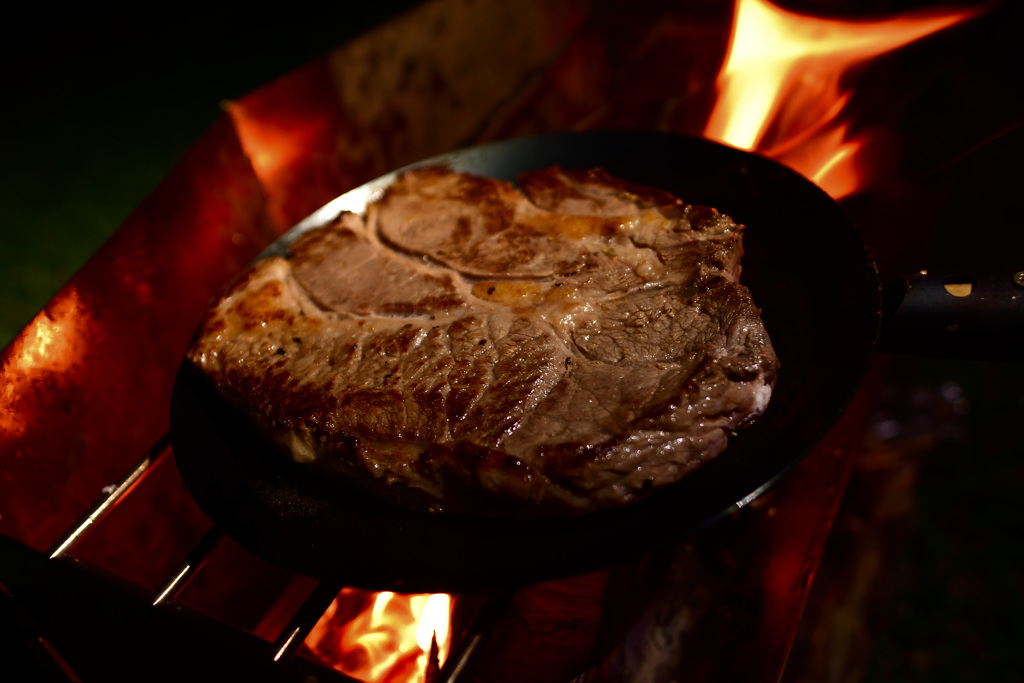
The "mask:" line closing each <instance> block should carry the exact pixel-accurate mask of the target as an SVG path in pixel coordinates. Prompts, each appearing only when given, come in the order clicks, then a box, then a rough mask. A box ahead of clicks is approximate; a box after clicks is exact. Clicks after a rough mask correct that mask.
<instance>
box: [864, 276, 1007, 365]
mask: <svg viewBox="0 0 1024 683" xmlns="http://www.w3.org/2000/svg"><path fill="white" fill-rule="evenodd" d="M878 350H879V351H882V352H885V353H896V354H906V355H915V356H938V357H942V358H964V359H974V360H998V361H1022V360H1024V270H1022V271H1019V272H1016V273H1012V274H1002V275H928V274H927V273H920V274H918V275H915V276H914V277H912V278H897V279H895V280H893V281H891V282H887V283H886V284H885V285H883V287H882V328H881V334H880V336H879V339H878Z"/></svg>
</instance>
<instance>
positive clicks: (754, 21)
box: [704, 0, 980, 199]
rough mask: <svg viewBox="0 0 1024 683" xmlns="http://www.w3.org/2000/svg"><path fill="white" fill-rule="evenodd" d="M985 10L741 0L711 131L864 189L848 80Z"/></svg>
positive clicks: (831, 184) (838, 188) (825, 180)
mask: <svg viewBox="0 0 1024 683" xmlns="http://www.w3.org/2000/svg"><path fill="white" fill-rule="evenodd" d="M979 12H980V10H979V9H969V10H958V11H949V12H939V11H926V12H912V13H907V14H904V15H901V16H899V17H894V18H891V19H885V20H881V21H840V20H836V19H822V18H818V17H812V16H806V15H801V14H796V13H794V12H788V11H786V10H783V9H780V8H778V7H776V6H774V5H771V4H769V3H768V2H766V0H737V3H736V11H735V20H734V23H733V31H732V36H731V38H730V45H729V52H728V55H727V56H726V62H725V65H724V66H723V68H722V71H721V72H720V73H719V76H718V89H719V98H718V101H717V102H716V103H715V108H714V110H713V111H712V113H711V117H710V118H709V120H708V124H707V126H706V127H705V130H704V134H705V135H706V136H707V137H709V138H712V139H715V140H719V141H721V142H725V143H728V144H731V145H733V146H736V147H740V148H742V149H750V150H757V151H760V152H763V153H765V154H766V155H768V156H771V157H773V158H775V159H778V160H779V161H782V162H783V163H785V164H787V165H789V166H790V167H792V168H794V169H795V170H797V171H799V172H801V173H803V174H804V175H805V176H807V177H809V178H810V179H812V180H814V181H815V182H816V183H817V184H818V185H820V186H821V187H822V188H823V189H824V190H825V191H827V192H828V193H829V194H830V195H832V197H834V198H837V199H838V198H840V197H844V196H846V195H848V194H851V193H853V192H855V191H857V190H859V189H863V185H864V184H865V182H866V178H864V174H863V173H862V172H861V169H860V166H861V164H860V161H861V160H860V156H861V152H862V151H863V150H864V147H865V144H866V139H865V137H861V138H857V139H850V135H849V124H850V122H849V120H848V118H846V109H847V107H846V105H847V103H848V101H849V98H850V92H851V91H850V90H848V89H844V83H843V82H844V79H845V78H847V77H848V76H849V74H850V73H851V71H852V70H853V69H854V68H855V67H857V66H859V65H861V64H863V63H865V62H867V61H869V60H871V59H872V58H874V57H877V56H879V55H881V54H883V53H885V52H889V51H891V50H894V49H895V48H897V47H899V46H901V45H906V44H907V43H910V42H913V41H914V40H917V39H919V38H922V37H924V36H926V35H928V34H931V33H934V32H936V31H939V30H941V29H944V28H946V27H948V26H951V25H953V24H956V23H958V22H961V21H964V20H966V19H969V18H971V17H973V16H976V15H977V14H978V13H979Z"/></svg>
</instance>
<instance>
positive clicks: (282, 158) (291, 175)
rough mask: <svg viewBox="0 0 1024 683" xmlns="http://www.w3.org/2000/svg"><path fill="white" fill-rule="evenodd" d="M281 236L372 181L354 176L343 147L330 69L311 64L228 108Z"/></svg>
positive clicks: (341, 123)
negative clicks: (340, 195)
mask: <svg viewBox="0 0 1024 683" xmlns="http://www.w3.org/2000/svg"><path fill="white" fill-rule="evenodd" d="M226 109H227V112H228V114H229V115H230V117H231V120H232V122H233V123H234V125H235V130H236V131H237V133H238V138H239V140H240V141H241V144H242V148H243V149H244V150H245V153H246V155H247V156H248V157H249V160H250V161H251V163H252V167H253V170H254V171H255V172H256V176H257V177H258V178H259V181H260V185H261V186H262V188H263V192H264V194H265V196H266V198H267V208H268V212H269V214H270V217H271V219H272V220H273V222H274V224H275V225H276V226H277V229H278V230H279V231H280V232H283V231H285V230H287V229H288V228H290V227H291V226H293V225H294V224H296V223H298V222H299V221H300V220H302V219H303V218H305V217H306V216H308V215H309V214H310V213H312V212H313V211H315V210H316V209H318V208H320V207H321V206H323V205H324V204H326V203H327V202H328V201H330V200H331V199H333V198H334V197H336V196H337V195H339V194H342V193H343V192H345V191H346V190H348V189H351V188H352V187H355V186H356V185H359V184H360V183H362V182H364V181H365V180H370V179H371V178H370V177H365V178H364V177H361V176H359V175H353V174H352V173H351V168H350V166H351V165H350V163H349V162H348V160H346V159H345V158H344V156H345V155H344V149H342V148H340V147H339V131H340V130H341V129H343V128H344V127H345V125H346V123H345V121H344V119H343V117H342V115H341V113H340V109H339V107H338V104H337V100H336V98H335V95H334V84H333V83H332V81H331V76H330V73H329V71H328V69H327V65H326V63H325V62H323V61H318V62H313V63H311V64H309V65H307V66H305V67H302V68H300V69H297V70H296V71H293V72H292V73H290V74H289V75H288V76H287V77H286V78H282V79H279V80H277V81H275V82H273V83H270V84H269V85H267V86H265V87H263V88H260V89H259V90H257V91H255V92H253V93H251V94H249V95H246V96H245V97H242V98H240V99H238V100H235V101H233V102H230V103H228V104H227V105H226Z"/></svg>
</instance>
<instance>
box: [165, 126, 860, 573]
mask: <svg viewBox="0 0 1024 683" xmlns="http://www.w3.org/2000/svg"><path fill="white" fill-rule="evenodd" d="M421 163H424V164H427V163H434V164H436V163H444V164H449V165H450V166H452V167H453V168H455V169H457V170H463V171H469V172H473V173H477V174H481V175H488V176H492V177H496V178H501V179H505V180H510V181H514V180H515V179H516V176H517V174H518V173H520V172H521V171H525V170H528V169H532V168H538V167H543V166H548V165H551V164H556V163H557V164H560V165H562V166H563V167H565V168H586V167H594V166H603V167H604V168H606V169H607V170H608V171H609V172H610V173H612V174H613V175H616V176H619V177H622V178H625V179H627V180H629V181H632V182H634V183H640V184H644V185H650V186H654V187H658V188H662V189H665V190H668V191H670V192H672V193H673V194H675V195H676V196H679V197H681V198H682V199H683V200H684V201H687V202H690V203H694V204H703V205H706V206H713V207H716V208H718V209H720V210H722V211H724V212H726V213H728V214H729V215H731V216H732V217H733V218H734V219H735V220H736V221H737V222H740V223H742V224H744V225H746V226H747V231H746V233H745V237H744V246H745V255H744V259H743V275H742V281H743V282H744V283H745V284H746V285H748V286H749V287H750V289H751V290H752V292H753V296H754V301H755V303H756V304H757V305H758V306H760V307H761V308H762V309H763V318H764V322H765V325H766V326H767V329H768V332H769V334H770V336H771V339H772V342H773V344H774V346H775V349H776V351H777V353H778V355H779V358H780V360H781V370H780V372H779V376H778V384H777V386H776V388H775V393H774V395H773V397H772V401H771V404H770V406H769V408H768V410H767V411H766V413H765V414H764V415H763V416H762V417H761V418H760V420H759V421H758V422H757V423H756V424H755V425H754V426H753V427H752V428H750V429H748V430H746V431H744V432H742V433H740V434H739V435H738V436H736V437H735V438H734V439H733V440H732V443H731V444H730V445H729V447H728V448H727V449H726V451H725V452H724V453H722V454H721V455H720V456H719V457H718V458H717V459H715V460H713V461H712V462H710V463H708V464H706V465H705V466H704V467H702V468H701V469H700V470H698V471H697V472H695V473H693V474H691V475H690V476H688V477H686V478H685V479H684V480H682V481H680V482H678V483H677V484H674V485H672V486H668V487H665V488H664V489H663V490H660V491H658V492H656V493H655V494H654V495H653V496H652V497H650V498H649V499H647V500H645V501H643V502H641V503H638V504H635V505H632V506H630V507H627V508H624V509H619V510H611V511H603V512H597V513H592V514H588V515H584V516H581V517H576V518H567V519H542V520H533V521H514V520H501V519H483V518H479V517H472V516H446V515H429V514H419V513H412V512H407V511H404V510H399V509H396V508H394V507H390V506H388V505H384V504H382V503H379V502H377V501H375V500H369V499H367V498H365V497H363V496H361V495H359V494H353V493H351V492H347V491H344V490H342V489H340V488H339V487H337V486H336V485H332V484H330V483H328V482H324V481H322V480H320V479H319V478H317V477H316V476H312V475H310V474H309V473H308V472H306V471H305V470H302V469H300V468H298V467H296V466H293V465H292V464H291V463H289V462H286V461H284V459H283V458H281V457H280V456H279V455H276V454H274V453H272V452H270V451H269V449H268V448H267V447H266V446H265V445H264V444H262V443H261V442H260V441H259V440H258V439H256V438H255V437H254V436H253V434H252V432H251V431H250V430H249V429H247V428H246V426H245V424H244V422H243V421H242V420H241V419H239V418H238V417H236V416H235V415H233V414H232V413H231V411H230V410H228V409H227V408H226V407H225V406H224V405H223V404H222V403H221V402H220V400H219V399H218V397H217V395H216V393H215V392H214V390H213V389H212V387H211V385H210V384H209V383H207V382H206V381H205V380H204V379H203V378H201V377H199V376H198V373H196V371H195V370H194V369H193V368H192V367H191V365H190V364H189V363H188V362H186V363H184V364H183V366H182V368H181V371H180V374H179V377H178V381H177V383H176V386H175V391H174V396H173V403H172V411H171V434H172V442H173V447H174V455H175V458H176V460H177V464H178V468H179V470H180V472H181V476H182V478H183V479H184V481H185V484H186V486H187V487H188V489H189V491H190V492H191V493H192V495H193V497H194V498H195V500H196V501H197V503H198V504H199V505H200V507H201V508H202V509H203V510H204V512H206V514H207V515H208V516H209V517H210V518H211V519H212V520H213V521H214V522H215V523H216V524H218V525H219V526H220V527H221V528H223V530H224V531H225V532H226V533H227V534H228V535H230V536H231V537H232V538H234V539H235V540H236V541H237V542H239V543H241V544H242V545H243V546H246V547H248V548H249V549H251V550H252V551H254V552H256V553H257V554H259V555H262V556H264V557H266V558H268V559H270V560H271V561H274V562H276V563H278V564H280V565H283V566H286V567H289V568H291V569H294V570H296V571H299V572H301V573H304V574H308V575H311V576H316V577H321V578H327V577H330V578H332V579H335V580H338V581H341V582H344V583H345V584H347V585H352V586H361V587H366V588H375V589H385V588H386V589H392V590H400V591H411V592H434V591H445V592H457V591H465V590H471V589H475V588H486V587H489V586H494V585H498V584H508V583H510V582H511V583H519V582H527V581H534V580H540V579H543V578H547V577H553V576H558V575H569V574H571V573H576V572H581V571H585V570H587V569H591V568H594V567H597V566H603V565H607V564H610V563H613V562H615V561H617V560H622V559H626V558H628V557H630V556H633V555H636V554H639V553H641V552H643V551H647V550H649V549H651V548H653V547H656V546H658V545H660V544H664V543H668V542H672V541H675V540H678V539H680V538H682V537H684V536H685V535H687V534H690V533H692V532H693V531H695V530H696V529H697V528H699V527H701V526H703V525H706V524H708V523H710V522H711V521H713V520H715V519H716V518H718V517H720V516H722V515H723V514H725V513H727V512H729V511H730V510H732V509H734V508H735V507H736V506H740V505H743V504H745V503H746V502H748V501H750V500H752V499H753V498H754V497H755V496H757V495H758V494H759V493H761V492H762V491H764V490H765V489H766V488H768V487H769V486H771V485H772V484H773V483H774V482H775V481H776V480H777V479H778V478H779V477H780V476H782V474H783V473H785V472H786V471H787V470H788V469H789V468H790V467H792V466H793V465H794V464H795V463H796V462H798V461H799V460H800V459H801V458H802V457H803V456H804V455H806V454H807V453H808V452H809V451H810V450H811V449H812V448H813V446H814V445H815V444H816V443H817V442H818V441H819V439H820V438H821V437H822V436H823V435H824V433H825V432H826V430H827V429H828V428H829V427H830V426H831V425H832V424H833V422H834V421H835V420H836V418H837V417H838V416H839V414H840V413H841V412H842V410H843V408H844V406H845V405H846V404H847V402H848V400H849V399H850V398H851V396H852V394H853V392H854V391H855V390H856V388H857V386H858V385H859V383H860V381H861V379H862V377H863V375H864V372H865V370H866V366H867V363H868V360H869V359H870V357H871V355H872V353H873V351H874V346H875V341H876V337H877V335H878V330H879V315H880V295H879V291H880V289H879V282H878V275H877V272H876V269H875V267H874V264H873V263H872V261H871V260H870V258H869V257H868V256H867V254H866V252H865V248H864V245H863V243H862V241H861V239H860V237H859V235H858V234H857V232H856V230H855V229H854V227H853V226H852V225H851V223H850V222H849V221H848V219H847V218H846V216H845V215H844V214H843V212H842V210H841V209H840V208H839V207H838V205H837V204H836V203H835V202H834V201H833V200H832V199H831V198H830V197H829V196H828V195H826V194H825V193H824V192H823V191H822V190H820V189H819V188H818V187H816V186H815V185H814V184H812V183H811V182H809V181H808V180H806V179H804V178H803V177H801V176H800V175H798V174H797V173H795V172H793V171H791V170H789V169H788V168H786V167H784V166H781V165H779V164H777V163H775V162H772V161H770V160H768V159H765V158H762V157H760V156H757V155H754V154H751V153H748V152H742V151H739V150H736V149H732V148H729V147H725V146H722V145H718V144H715V143H712V142H709V141H706V140H700V139H694V138H688V137H681V136H673V135H666V134H659V133H650V132H591V133H580V134H558V135H551V136H541V137H533V138H526V139H518V140H511V141H505V142H498V143H494V144H488V145H483V146H480V147H474V148H471V149H466V150H462V151H457V152H454V153H451V154H446V155H443V156H441V157H437V158H434V159H430V160H427V161H424V162H421ZM417 165H419V164H417ZM391 177H393V176H387V177H385V178H383V179H380V180H378V181H374V183H371V184H369V185H368V186H364V187H363V188H359V189H357V190H353V191H352V192H350V193H348V194H347V195H345V196H343V197H342V198H339V200H336V201H335V202H333V203H332V204H331V205H328V207H325V208H324V209H322V210H321V211H319V212H317V214H314V215H313V216H311V217H310V218H309V219H307V220H306V221H304V222H303V223H302V224H300V225H299V226H297V227H296V229H295V230H293V231H292V232H291V233H289V234H288V235H286V236H285V237H283V238H282V239H281V240H279V242H278V243H275V244H274V245H272V247H271V248H270V249H268V252H274V253H280V252H281V251H284V250H286V247H287V244H288V243H290V241H291V240H293V239H294V237H295V232H296V231H302V230H305V229H309V228H310V227H315V226H317V225H322V224H323V223H324V222H326V221H327V220H329V219H330V218H331V217H333V215H335V214H337V212H338V210H339V209H340V208H341V207H342V206H344V207H345V208H349V209H355V210H358V209H359V208H360V206H362V205H364V204H365V201H366V199H367V198H368V197H372V195H373V194H374V192H376V191H378V190H379V189H380V188H381V187H383V186H385V185H386V184H387V182H388V181H389V179H390V178H391ZM268 252H265V254H266V253H268Z"/></svg>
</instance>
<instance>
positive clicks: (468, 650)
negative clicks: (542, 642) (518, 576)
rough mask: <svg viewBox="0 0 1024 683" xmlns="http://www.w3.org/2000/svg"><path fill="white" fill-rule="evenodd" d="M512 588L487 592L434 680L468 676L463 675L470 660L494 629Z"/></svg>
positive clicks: (444, 682) (449, 680) (450, 680)
mask: <svg viewBox="0 0 1024 683" xmlns="http://www.w3.org/2000/svg"><path fill="white" fill-rule="evenodd" d="M516 592H517V591H516V590H515V589H514V588H503V589H501V590H498V591H495V592H494V593H491V594H490V595H489V596H487V600H486V601H485V602H484V605H483V607H481V608H480V611H479V613H477V615H476V616H475V617H474V618H473V622H472V623H471V624H470V625H469V627H468V628H467V629H466V631H465V632H464V633H463V634H462V635H461V636H460V637H459V640H458V647H457V648H455V649H453V650H452V652H451V653H449V655H448V659H447V660H446V661H445V663H444V666H443V667H441V671H440V673H439V674H438V676H437V678H436V679H434V681H435V682H436V683H456V682H457V681H465V680H468V678H467V676H469V675H472V665H473V662H474V660H475V659H477V658H478V657H479V656H480V653H481V652H482V651H483V646H484V644H485V643H486V642H487V640H488V639H489V638H490V637H491V635H492V634H493V633H494V629H495V628H497V626H498V622H499V621H501V618H502V617H503V616H504V615H505V612H506V610H507V609H508V606H509V604H511V602H512V599H513V598H514V597H515V596H516Z"/></svg>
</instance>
